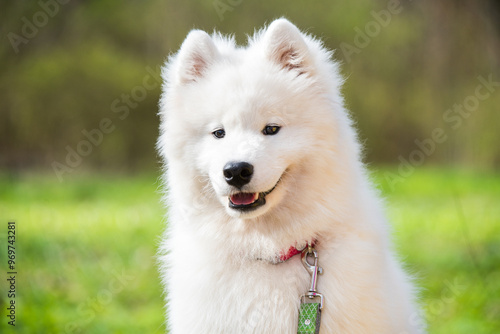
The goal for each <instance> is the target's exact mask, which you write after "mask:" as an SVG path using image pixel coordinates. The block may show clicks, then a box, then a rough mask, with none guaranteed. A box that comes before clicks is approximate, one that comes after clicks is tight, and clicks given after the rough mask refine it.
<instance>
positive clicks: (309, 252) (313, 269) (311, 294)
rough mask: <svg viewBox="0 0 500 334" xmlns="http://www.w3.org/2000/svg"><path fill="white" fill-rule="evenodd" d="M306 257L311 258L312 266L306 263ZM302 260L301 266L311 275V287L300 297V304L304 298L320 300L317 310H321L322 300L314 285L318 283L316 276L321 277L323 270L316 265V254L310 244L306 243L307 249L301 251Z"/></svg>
mask: <svg viewBox="0 0 500 334" xmlns="http://www.w3.org/2000/svg"><path fill="white" fill-rule="evenodd" d="M308 257H313V259H314V264H310V263H309V261H308ZM301 258H302V264H303V265H304V267H305V268H306V270H307V271H309V273H310V274H311V286H310V287H309V291H307V292H306V293H305V294H303V295H302V296H301V297H300V301H301V303H304V300H305V298H306V297H307V298H309V299H313V298H320V304H319V308H320V309H322V308H323V302H324V298H323V295H322V294H321V293H319V292H318V291H316V284H317V281H318V274H319V275H322V274H323V268H321V267H320V266H319V265H318V258H319V256H318V252H317V251H316V249H314V247H313V246H312V245H311V243H308V245H307V247H306V248H305V249H304V250H303V251H302V254H301Z"/></svg>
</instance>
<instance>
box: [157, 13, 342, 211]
mask: <svg viewBox="0 0 500 334" xmlns="http://www.w3.org/2000/svg"><path fill="white" fill-rule="evenodd" d="M330 56H331V54H330V53H329V52H327V51H325V49H324V48H323V47H322V45H321V43H320V42H319V41H317V40H315V39H313V38H311V37H309V36H307V35H305V34H303V33H301V32H300V31H299V30H298V29H297V28H296V27H295V26H294V25H293V24H291V23H290V22H289V21H287V20H286V19H279V20H276V21H274V22H273V23H272V24H271V25H270V26H269V27H268V28H267V29H264V30H262V31H260V32H257V33H256V34H255V36H254V37H253V38H251V39H250V41H249V46H248V47H246V48H240V47H236V46H235V45H234V41H233V40H232V39H225V38H223V37H221V36H220V35H217V34H214V35H213V36H209V35H208V34H206V33H205V32H203V31H199V30H194V31H192V32H191V33H190V34H189V35H188V37H187V38H186V40H185V41H184V43H183V44H182V47H181V49H180V51H179V52H178V53H177V54H176V55H174V56H173V57H171V59H170V60H169V62H168V63H167V66H166V68H165V71H164V73H163V76H164V78H165V80H166V84H165V87H164V88H165V90H164V95H163V98H162V102H161V104H162V105H161V108H162V111H161V116H162V136H161V137H160V140H159V148H160V151H161V152H162V153H164V155H165V156H166V158H167V160H168V162H169V168H170V169H172V170H173V171H172V177H171V178H176V177H177V178H181V175H183V176H184V178H185V180H171V181H170V185H171V187H172V183H175V182H177V184H178V188H179V189H180V188H184V189H182V190H183V191H184V192H188V193H191V196H201V197H202V198H205V199H206V202H205V203H210V205H213V204H214V202H210V201H211V200H214V201H216V202H218V204H217V205H218V206H219V207H220V208H224V210H225V212H226V213H227V214H228V215H229V216H231V217H237V218H243V219H251V218H255V217H260V216H263V215H266V214H270V213H272V212H275V213H276V212H278V211H280V210H281V209H284V208H286V210H283V211H286V212H288V213H290V212H293V210H294V209H297V208H301V207H303V206H306V204H307V206H308V207H309V210H314V207H315V206H314V205H313V206H311V205H310V203H315V204H318V205H319V204H321V203H323V202H324V201H328V200H331V199H326V198H323V197H324V196H325V192H324V191H323V189H324V188H325V185H328V186H331V179H332V175H333V174H334V173H335V168H336V167H335V166H334V164H335V161H336V157H335V155H336V153H338V152H339V151H340V150H342V148H339V147H338V144H337V137H338V136H339V132H340V130H339V127H338V123H339V117H345V116H343V115H344V113H339V112H336V111H335V109H338V110H339V111H341V110H342V98H341V96H340V93H339V87H340V85H341V81H342V80H341V79H340V77H339V76H338V74H337V69H336V64H335V63H333V62H332V61H330V60H329V58H330ZM344 121H345V120H344ZM186 200H188V201H189V198H186ZM202 209H203V208H202Z"/></svg>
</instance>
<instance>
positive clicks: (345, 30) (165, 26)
mask: <svg viewBox="0 0 500 334" xmlns="http://www.w3.org/2000/svg"><path fill="white" fill-rule="evenodd" d="M391 6H396V7H397V10H395V11H394V12H393V13H391V11H390V9H391V8H392V7H391ZM396 7H395V8H396ZM221 8H223V9H222V10H221ZM499 8H500V2H499V1H493V0H490V1H487V0H479V1H473V0H442V1H438V2H436V1H431V0H425V1H418V2H415V1H406V0H402V1H401V2H397V1H396V2H395V1H394V0H393V1H381V0H380V1H369V0H357V1H349V2H347V1H344V2H335V1H327V0H321V1H315V2H314V3H311V2H306V1H296V2H289V1H285V0H278V1H272V2H271V1H263V0H259V1H227V0H198V1H183V2H181V1H173V0H166V1H165V0H151V1H117V0H99V1H98V0H89V1H82V0H79V1H77V0H72V1H68V0H64V1H63V0H42V1H40V2H32V1H16V2H12V1H9V2H7V1H3V2H2V11H1V12H0V20H1V21H2V26H1V28H0V29H1V33H2V36H4V43H2V44H0V59H1V61H0V73H1V76H0V111H1V112H0V168H2V169H9V170H18V169H22V168H32V167H41V168H45V169H52V166H53V163H54V162H58V163H60V164H64V165H65V166H67V167H68V171H67V172H68V173H70V171H69V170H71V171H75V170H78V169H101V168H104V169H114V170H124V171H127V170H136V169H144V168H146V169H152V168H155V166H156V161H157V158H156V155H155V152H154V143H155V139H156V136H157V126H158V119H157V117H156V113H157V101H158V98H159V94H160V82H159V81H158V74H159V66H160V65H161V64H162V63H163V61H164V60H165V58H166V57H167V55H168V54H169V53H170V52H175V51H176V50H177V49H178V47H179V45H180V43H181V42H182V40H183V39H184V37H185V36H186V34H187V32H188V31H189V30H190V29H192V28H201V29H205V30H207V31H212V30H213V29H217V30H220V31H222V32H223V33H234V34H235V36H236V39H237V41H238V42H239V43H245V42H246V40H245V37H244V36H245V34H249V35H251V34H252V33H253V31H254V28H256V27H257V28H260V27H262V26H263V24H265V23H266V22H267V23H269V22H270V21H271V20H272V19H274V18H276V17H280V16H286V17H288V18H289V19H291V20H292V21H293V22H295V23H296V24H297V25H298V26H299V27H301V28H303V29H305V30H306V31H308V32H309V33H311V34H313V35H316V36H319V37H320V38H322V39H323V40H324V41H325V44H326V46H327V47H329V48H332V49H336V50H337V51H336V54H335V57H336V58H337V59H338V60H340V61H341V62H342V63H343V64H342V68H343V71H344V73H345V75H346V76H347V78H348V80H347V82H346V88H345V89H344V93H345V94H346V100H347V103H348V106H349V108H350V110H351V111H352V114H353V117H354V119H355V120H356V121H357V123H358V125H359V128H360V134H361V138H362V139H363V140H365V141H366V144H367V147H368V149H367V151H366V159H367V161H370V162H371V161H373V162H381V163H400V161H401V159H409V155H410V154H411V152H413V151H415V150H421V148H420V146H419V145H418V143H419V142H420V143H421V142H422V141H425V140H426V139H431V138H432V131H433V130H434V129H436V128H439V129H442V130H443V131H444V134H445V136H446V140H445V141H444V142H442V143H436V145H435V148H434V150H433V153H432V154H428V156H426V157H425V162H426V163H427V162H432V163H447V164H461V165H467V166H470V167H474V168H497V167H499V166H500V147H499V145H498V142H499V136H498V131H497V129H496V127H497V125H498V124H499V122H500V113H499V112H498V105H500V92H499V90H500V89H499V88H500V87H498V86H495V85H493V86H492V87H493V89H494V91H492V92H490V94H489V96H488V98H484V99H478V103H477V106H473V105H471V106H472V107H474V108H472V107H471V108H472V109H471V110H472V111H470V112H468V114H469V116H467V117H463V116H460V114H458V113H457V112H456V111H453V107H454V106H455V105H463V104H464V103H472V102H474V101H473V100H472V97H474V96H475V93H476V89H477V87H478V86H480V85H481V81H480V79H478V77H481V78H483V79H485V80H491V81H493V82H494V83H496V82H498V81H500V75H499V74H500V71H499V61H500V45H499V38H498V37H499V31H500V25H499V13H500V10H499ZM387 13H390V15H389V16H384V15H386V14H387ZM362 35H364V37H363V36H362ZM363 40H364V43H361V44H360V42H363ZM356 43H357V44H356ZM342 45H344V46H345V45H350V46H352V47H354V48H356V52H353V53H351V54H349V53H346V52H345V49H344V48H343V47H342ZM351 50H354V49H351ZM489 78H490V79H489ZM471 101H472V102H471ZM125 109H127V110H126V111H125ZM450 109H451V112H450V113H447V112H448V110H450ZM125 115H126V116H125ZM447 116H448V118H449V117H452V116H454V117H458V116H460V117H461V118H462V119H461V123H460V125H459V126H458V123H457V122H458V121H457V120H456V121H453V122H451V121H447V120H446V117H447ZM103 120H104V122H105V123H106V120H109V122H110V123H109V124H108V125H109V126H108V128H107V129H108V130H109V129H111V128H112V130H110V131H109V133H105V132H103V131H102V129H100V125H101V122H102V121H103ZM454 125H457V127H456V128H455V127H454ZM93 130H96V131H97V130H98V131H100V132H102V139H100V136H99V135H97V132H96V131H93ZM89 133H90V134H94V137H92V136H90V135H89ZM92 139H93V141H94V142H92ZM98 139H100V140H98ZM85 142H88V143H89V144H88V145H87V144H85ZM89 145H90V146H89ZM79 149H80V151H81V152H80V153H85V154H80V158H81V159H80V161H78V159H77V157H75V156H73V155H72V154H71V152H72V151H75V152H77V153H78V150H79ZM434 152H435V153H434ZM68 155H69V161H70V162H72V164H73V165H74V166H70V164H68V162H67V159H68ZM72 159H73V160H72Z"/></svg>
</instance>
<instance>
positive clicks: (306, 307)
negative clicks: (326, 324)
mask: <svg viewBox="0 0 500 334" xmlns="http://www.w3.org/2000/svg"><path fill="white" fill-rule="evenodd" d="M320 323H321V308H320V303H301V304H300V310H299V326H298V329H297V334H318V333H319V325H320Z"/></svg>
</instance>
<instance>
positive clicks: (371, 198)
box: [158, 18, 424, 334]
mask: <svg viewBox="0 0 500 334" xmlns="http://www.w3.org/2000/svg"><path fill="white" fill-rule="evenodd" d="M331 57H332V52H330V51H328V50H326V49H325V47H324V46H323V45H322V43H321V42H320V41H318V40H317V39H315V38H313V37H311V36H309V35H307V34H304V33H302V32H301V31H299V29H298V28H297V27H296V26H295V25H293V24H292V23H290V22H289V21H287V20H286V19H283V18H282V19H278V20H276V21H274V22H272V23H271V24H270V25H269V26H268V27H267V28H264V29H262V30H260V31H258V32H256V33H255V35H254V36H253V37H250V38H249V42H248V46H247V47H240V46H236V45H235V41H234V39H233V38H230V37H224V36H221V35H220V34H218V33H214V34H213V35H211V36H210V35H208V34H207V33H205V32H203V31H200V30H193V31H191V32H190V33H189V35H188V36H187V38H186V40H185V41H184V42H183V44H182V46H181V48H180V50H179V52H178V53H177V54H175V55H173V56H171V57H170V58H169V60H168V61H167V63H166V65H165V67H164V68H163V73H162V75H163V79H164V81H165V83H164V86H163V94H162V98H161V101H160V109H161V110H160V118H161V125H160V137H159V140H158V149H159V152H160V154H161V156H162V158H163V159H164V160H165V165H166V167H165V183H166V191H165V202H166V204H167V206H168V222H169V223H168V228H167V231H166V233H165V237H164V241H163V243H162V246H161V255H160V260H161V263H162V274H163V280H164V283H165V286H166V303H167V324H168V325H167V327H168V329H169V332H170V333H172V334H179V333H195V334H200V333H229V334H239V333H278V334H283V333H297V332H299V333H302V332H304V333H318V328H319V333H340V334H348V333H374V334H389V333H390V334H392V333H394V334H409V333H421V332H423V331H424V328H423V325H422V322H421V320H420V318H419V314H420V313H419V311H418V309H417V308H416V303H415V299H416V298H415V295H416V293H415V290H416V289H415V287H414V286H413V283H412V280H411V278H410V277H409V275H407V274H406V273H405V272H404V271H403V270H402V266H401V264H400V262H399V261H398V259H397V257H396V256H395V254H394V252H393V251H392V249H391V242H390V233H389V225H388V223H387V221H386V218H385V217H384V213H383V208H382V206H383V205H382V202H381V200H380V198H379V196H378V194H377V191H376V190H375V189H374V187H373V186H372V184H371V182H370V180H369V176H368V174H367V171H366V169H365V167H364V166H363V163H362V161H361V147H360V144H359V142H358V139H357V135H356V131H355V130H354V128H353V124H352V121H351V119H350V118H349V114H348V112H347V111H346V109H345V108H344V101H343V98H342V95H341V93H340V89H341V86H342V82H343V79H342V78H341V76H340V75H339V70H338V65H337V64H336V63H335V62H334V61H333V60H332V59H331ZM360 98H363V97H362V96H361V97H360ZM308 303H311V304H310V305H307V304H308ZM301 304H305V305H306V306H304V310H303V309H302V308H303V305H301ZM311 305H312V306H311ZM309 306H311V307H312V311H311V312H310V313H311V314H310V315H307V314H303V313H304V312H306V311H305V310H307V307H309ZM299 318H300V319H299ZM304 319H305V320H304ZM307 326H309V327H307ZM305 327H307V328H305Z"/></svg>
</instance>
